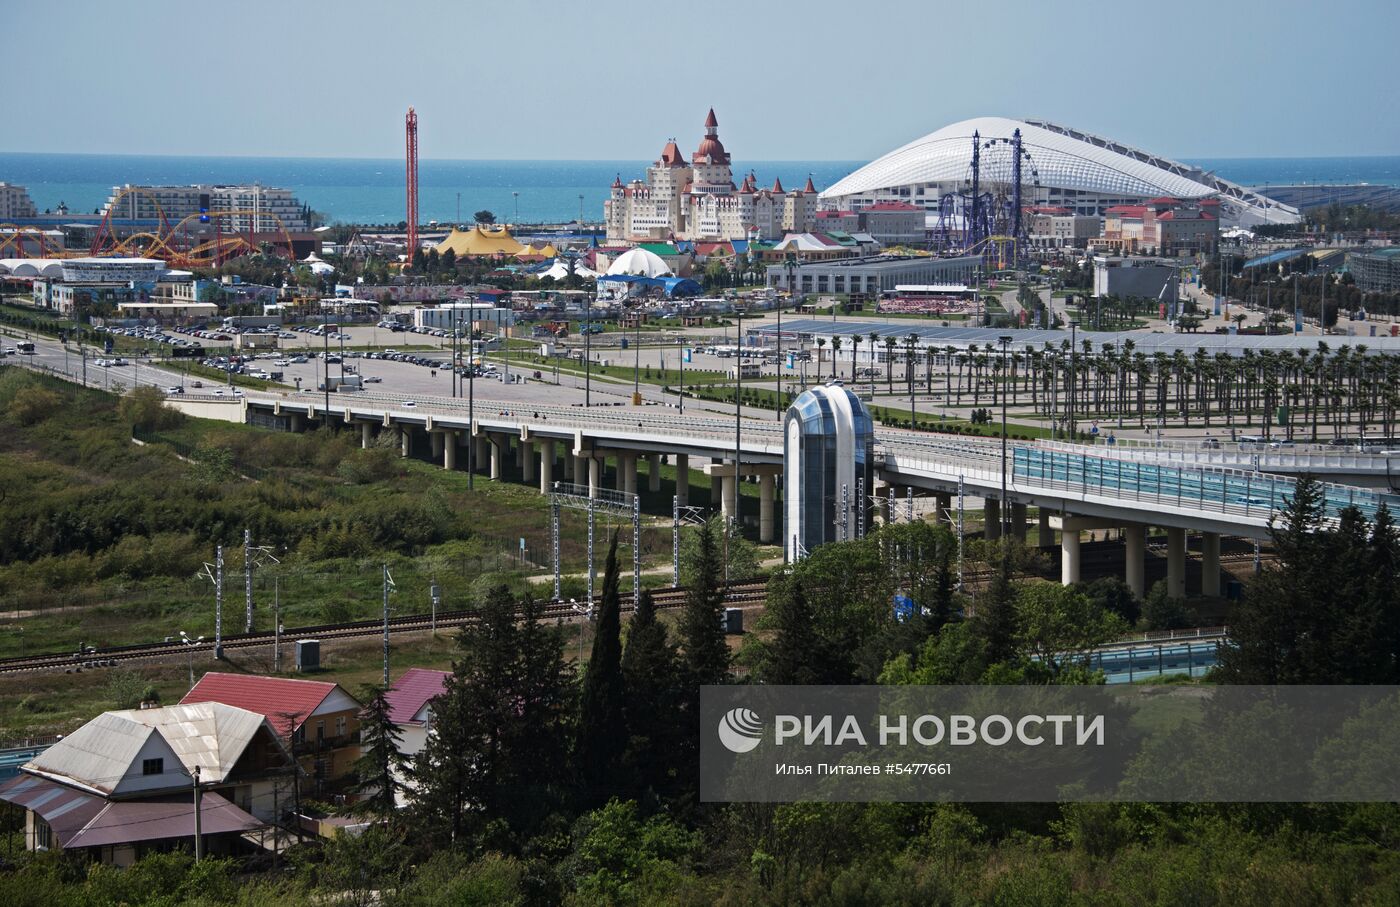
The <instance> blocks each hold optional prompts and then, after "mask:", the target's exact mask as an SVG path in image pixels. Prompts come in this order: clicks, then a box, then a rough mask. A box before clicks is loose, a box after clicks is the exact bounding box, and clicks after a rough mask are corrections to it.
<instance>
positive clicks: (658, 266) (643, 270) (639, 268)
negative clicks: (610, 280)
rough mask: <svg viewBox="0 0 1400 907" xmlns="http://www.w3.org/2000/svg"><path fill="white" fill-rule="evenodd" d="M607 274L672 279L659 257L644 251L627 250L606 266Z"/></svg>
mask: <svg viewBox="0 0 1400 907" xmlns="http://www.w3.org/2000/svg"><path fill="white" fill-rule="evenodd" d="M608 274H609V275H617V274H631V275H633V276H637V277H674V276H675V274H673V273H672V272H671V268H670V266H669V265H667V264H666V262H664V261H662V259H661V256H660V255H657V254H656V253H655V252H648V251H647V250H646V249H629V250H627V251H626V252H623V253H622V254H621V255H619V256H618V257H617V260H616V261H614V262H613V263H612V264H611V265H608Z"/></svg>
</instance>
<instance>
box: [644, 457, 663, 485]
mask: <svg viewBox="0 0 1400 907" xmlns="http://www.w3.org/2000/svg"><path fill="white" fill-rule="evenodd" d="M660 490H661V454H659V453H654V454H647V491H650V492H652V493H653V494H655V493H656V492H658V491H660Z"/></svg>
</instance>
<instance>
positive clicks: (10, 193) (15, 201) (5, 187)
mask: <svg viewBox="0 0 1400 907" xmlns="http://www.w3.org/2000/svg"><path fill="white" fill-rule="evenodd" d="M38 213H39V212H38V211H37V210H35V208H34V201H33V200H32V199H31V198H30V197H29V190H28V189H25V188H24V187H23V186H16V185H14V184H13V183H0V221H6V220H14V219H15V218H17V217H36V216H38Z"/></svg>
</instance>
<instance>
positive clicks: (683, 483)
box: [676, 454, 690, 507]
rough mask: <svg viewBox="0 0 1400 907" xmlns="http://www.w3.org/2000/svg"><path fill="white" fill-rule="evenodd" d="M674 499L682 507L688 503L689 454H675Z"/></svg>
mask: <svg viewBox="0 0 1400 907" xmlns="http://www.w3.org/2000/svg"><path fill="white" fill-rule="evenodd" d="M676 500H677V502H678V503H679V504H680V505H681V506H682V507H688V506H689V505H690V455H689V454H676Z"/></svg>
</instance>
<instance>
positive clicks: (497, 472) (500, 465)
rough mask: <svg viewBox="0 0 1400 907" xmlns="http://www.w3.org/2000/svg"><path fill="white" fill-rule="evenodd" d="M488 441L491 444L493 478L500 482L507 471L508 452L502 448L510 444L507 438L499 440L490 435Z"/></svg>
mask: <svg viewBox="0 0 1400 907" xmlns="http://www.w3.org/2000/svg"><path fill="white" fill-rule="evenodd" d="M487 440H488V441H489V442H490V444H491V478H493V479H496V480H497V481H499V480H500V479H501V476H502V475H503V473H504V470H505V462H504V461H505V455H506V451H505V450H503V449H502V448H503V447H505V445H506V444H509V443H510V442H509V440H508V439H506V438H498V437H496V436H494V435H488V436H487Z"/></svg>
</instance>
